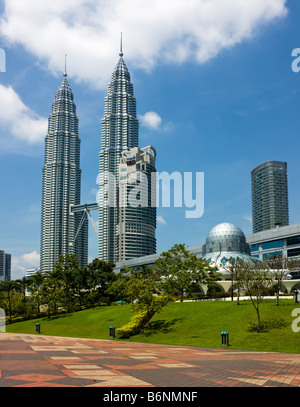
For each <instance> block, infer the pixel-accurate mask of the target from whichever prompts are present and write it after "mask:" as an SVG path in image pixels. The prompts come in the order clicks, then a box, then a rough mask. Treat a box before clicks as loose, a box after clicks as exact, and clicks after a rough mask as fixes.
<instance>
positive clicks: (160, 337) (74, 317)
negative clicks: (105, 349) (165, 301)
mask: <svg viewBox="0 0 300 407" xmlns="http://www.w3.org/2000/svg"><path fill="white" fill-rule="evenodd" d="M295 308H297V306H296V304H295V303H294V302H293V300H289V299H282V300H280V305H279V306H276V305H275V300H264V301H263V302H262V304H261V319H262V321H265V322H268V323H269V325H270V322H271V321H275V322H276V321H279V320H280V321H281V325H282V322H284V324H283V325H285V326H283V327H280V328H272V329H270V330H269V331H268V332H261V333H257V332H251V330H249V328H250V325H251V324H254V323H256V312H255V309H254V307H253V305H252V304H251V302H250V301H242V302H241V305H237V304H236V302H235V301H233V302H231V301H196V302H184V303H171V304H169V305H168V306H167V307H166V308H165V309H164V310H163V311H162V312H161V313H159V314H156V315H155V316H154V318H153V319H152V321H151V323H150V327H149V329H148V330H147V331H145V332H144V333H143V334H140V335H136V336H133V337H131V338H130V339H129V341H131V342H143V343H161V344H169V345H180V346H181V345H188V346H199V347H213V348H220V347H221V332H222V331H228V332H229V345H230V348H231V349H244V350H259V351H272V352H291V353H300V340H299V339H300V332H293V330H292V328H291V325H292V322H293V320H294V319H295V317H292V310H293V309H295ZM132 315H133V313H132V311H131V308H130V306H129V305H115V306H109V307H98V308H95V309H94V310H92V309H89V310H84V311H79V312H74V313H71V314H64V315H61V316H57V317H52V318H49V319H48V318H41V319H36V320H28V321H23V322H17V323H13V324H9V325H7V326H6V331H7V332H16V333H30V334H34V333H35V323H36V322H39V323H40V324H41V334H44V335H53V336H56V335H57V336H73V337H82V338H83V337H84V338H97V339H109V326H111V325H113V326H115V327H116V328H118V327H121V326H122V325H124V324H125V323H127V322H128V321H129V320H130V318H131V316H132ZM271 325H272V324H271Z"/></svg>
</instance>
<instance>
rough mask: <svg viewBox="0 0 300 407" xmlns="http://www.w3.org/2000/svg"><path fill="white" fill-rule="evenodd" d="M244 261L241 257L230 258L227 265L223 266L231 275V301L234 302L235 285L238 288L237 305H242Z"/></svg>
mask: <svg viewBox="0 0 300 407" xmlns="http://www.w3.org/2000/svg"><path fill="white" fill-rule="evenodd" d="M243 262H244V260H242V259H241V258H239V257H230V258H229V259H226V263H224V264H223V265H222V266H223V268H224V270H225V271H228V272H229V273H230V274H231V301H233V285H234V282H235V286H236V288H237V301H236V303H237V305H240V289H241V286H242V282H241V269H242V266H243Z"/></svg>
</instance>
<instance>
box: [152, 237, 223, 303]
mask: <svg viewBox="0 0 300 407" xmlns="http://www.w3.org/2000/svg"><path fill="white" fill-rule="evenodd" d="M154 268H155V270H156V272H157V273H158V274H159V275H160V276H161V284H160V287H161V288H162V289H163V291H164V292H166V293H168V294H169V295H170V294H173V295H174V294H177V293H179V294H180V301H183V297H184V293H185V291H186V290H187V289H189V288H190V287H191V286H192V284H193V283H198V284H205V283H207V284H209V285H210V286H211V285H213V283H214V282H215V281H216V278H217V274H216V268H214V267H211V266H210V265H209V264H208V262H207V261H206V260H204V259H202V258H198V257H197V256H196V255H194V254H193V253H191V252H190V251H189V250H187V249H186V248H185V245H184V244H175V245H174V246H173V247H172V248H171V249H170V250H168V251H167V252H163V253H161V255H160V256H159V258H158V259H157V260H156V262H155V265H154Z"/></svg>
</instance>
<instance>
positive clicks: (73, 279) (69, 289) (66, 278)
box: [54, 253, 80, 312]
mask: <svg viewBox="0 0 300 407" xmlns="http://www.w3.org/2000/svg"><path fill="white" fill-rule="evenodd" d="M54 271H55V272H56V273H57V274H58V275H60V277H61V282H62V292H63V300H64V305H65V306H66V308H67V312H70V311H71V310H72V308H73V306H74V303H75V293H76V288H77V281H78V279H77V276H78V274H79V273H80V265H79V260H78V259H77V257H76V256H75V254H69V253H66V254H64V255H61V256H60V257H59V260H58V261H57V262H56V263H55V264H54Z"/></svg>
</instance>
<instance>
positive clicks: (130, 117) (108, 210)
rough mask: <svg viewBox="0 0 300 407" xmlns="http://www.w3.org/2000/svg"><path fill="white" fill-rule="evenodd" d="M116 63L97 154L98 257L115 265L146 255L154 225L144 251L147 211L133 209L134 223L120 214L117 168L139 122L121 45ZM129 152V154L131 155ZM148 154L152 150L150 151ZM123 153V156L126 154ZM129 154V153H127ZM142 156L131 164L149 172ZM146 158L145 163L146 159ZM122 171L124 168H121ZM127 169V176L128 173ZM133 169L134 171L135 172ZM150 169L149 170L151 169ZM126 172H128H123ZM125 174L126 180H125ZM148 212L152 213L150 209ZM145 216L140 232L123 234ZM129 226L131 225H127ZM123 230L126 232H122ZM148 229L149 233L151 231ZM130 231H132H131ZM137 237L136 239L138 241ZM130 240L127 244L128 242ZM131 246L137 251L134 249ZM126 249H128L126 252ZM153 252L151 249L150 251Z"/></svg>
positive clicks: (130, 213) (134, 141)
mask: <svg viewBox="0 0 300 407" xmlns="http://www.w3.org/2000/svg"><path fill="white" fill-rule="evenodd" d="M119 57H120V58H119V61H118V64H117V66H116V67H115V69H114V71H113V73H112V77H111V82H110V83H109V85H108V94H107V96H106V97H105V107H104V117H103V119H102V128H101V151H100V154H99V170H100V172H99V194H98V199H97V201H98V206H99V258H100V259H101V260H105V261H109V262H113V263H115V262H117V261H118V260H119V258H129V257H130V258H131V257H135V256H136V255H137V254H138V255H145V254H147V253H148V252H149V250H150V246H151V247H152V248H153V247H154V240H153V226H154V225H155V223H154V221H152V223H151V225H150V224H149V228H150V229H151V232H150V235H149V239H148V240H149V241H150V240H151V239H152V241H153V242H152V244H151V245H150V244H148V242H145V246H144V249H145V251H143V247H142V246H143V244H144V243H143V239H144V237H145V235H146V229H145V228H146V225H148V220H147V218H149V217H151V216H152V215H148V214H147V215H145V213H146V212H147V211H146V209H144V208H140V209H138V208H135V212H134V213H135V215H134V216H135V217H136V218H135V221H133V218H132V216H133V211H130V210H128V211H127V212H126V211H125V212H126V213H125V212H124V211H121V213H119V206H120V205H119V200H120V193H119V169H120V161H121V157H122V154H123V153H124V154H123V159H124V160H127V159H125V156H126V154H131V153H132V154H133V150H131V149H133V148H138V133H139V123H138V120H137V117H136V99H135V97H134V92H133V85H132V83H131V82H130V73H129V71H128V69H127V66H126V64H125V62H124V59H123V52H122V46H121V50H120V54H119ZM130 151H131V152H130ZM151 151H154V149H152V150H151ZM125 152H126V153H125ZM129 152H130V153H129ZM136 152H137V153H138V154H141V157H142V156H143V157H144V158H141V162H140V163H136V164H134V165H141V166H143V165H145V168H146V172H147V171H150V167H151V166H153V165H154V161H153V158H154V157H153V155H151V154H152V153H151V154H150V155H149V157H150V156H151V157H152V158H149V157H148V158H149V163H147V162H146V161H145V162H142V161H143V159H145V160H146V156H147V154H148V153H147V152H146V150H143V152H142V153H141V151H140V150H136ZM148 158H147V160H148ZM122 168H124V167H122ZM126 168H127V169H128V174H127V175H128V176H129V173H130V172H131V170H129V166H128V167H127V164H126ZM137 168H138V167H135V169H134V170H133V172H136V171H137ZM151 168H152V167H151ZM126 172H127V170H126ZM127 175H126V177H127ZM148 210H149V211H150V212H151V213H153V212H154V211H151V208H150V207H149V208H148ZM127 215H128V216H130V217H131V220H130V221H129V220H126V219H125V218H124V216H127ZM143 215H145V216H146V217H145V221H143V223H142V224H141V227H142V228H143V232H142V233H140V234H138V232H137V231H136V232H135V238H133V234H131V233H127V234H126V232H125V230H126V226H125V225H127V230H129V229H128V228H131V227H133V224H135V225H137V224H138V223H139V220H138V218H139V219H141V216H143ZM129 225H130V226H129ZM124 228H125V229H124ZM149 228H148V231H149V230H150V229H149ZM131 230H132V231H133V230H134V229H131ZM138 236H139V239H138ZM127 238H128V239H129V241H128V240H127ZM133 245H136V247H138V246H139V247H140V249H139V250H138V249H136V250H137V251H136V250H133ZM127 249H128V250H127ZM150 251H152V249H151V250H150Z"/></svg>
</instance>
